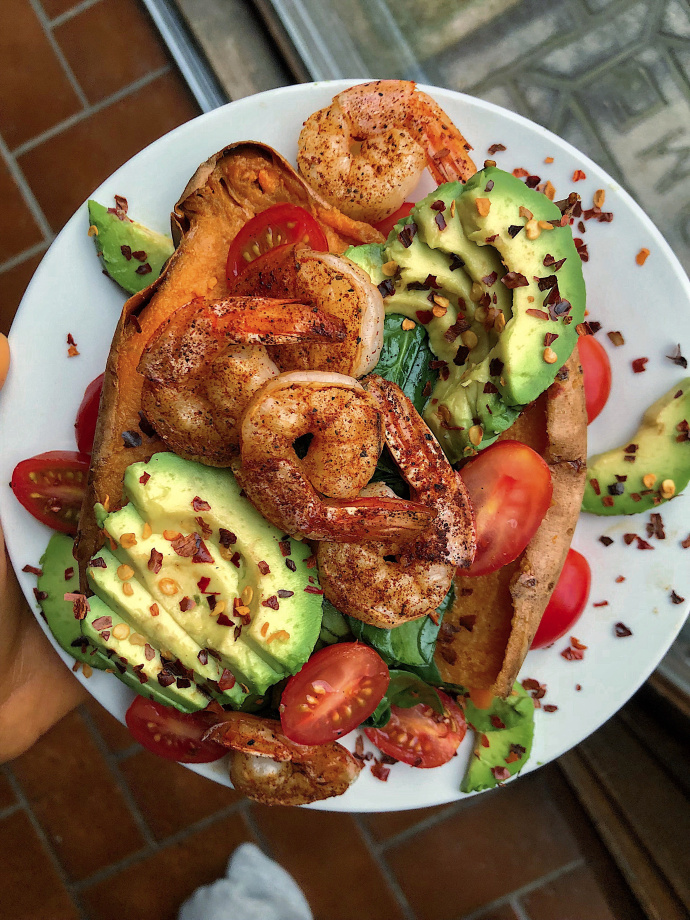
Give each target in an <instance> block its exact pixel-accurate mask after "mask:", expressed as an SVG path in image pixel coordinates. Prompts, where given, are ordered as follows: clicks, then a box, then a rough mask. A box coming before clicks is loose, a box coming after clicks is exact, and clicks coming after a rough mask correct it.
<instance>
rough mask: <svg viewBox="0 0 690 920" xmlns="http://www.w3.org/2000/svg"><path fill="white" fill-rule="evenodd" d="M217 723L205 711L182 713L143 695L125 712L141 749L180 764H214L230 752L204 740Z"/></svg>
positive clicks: (130, 728)
mask: <svg viewBox="0 0 690 920" xmlns="http://www.w3.org/2000/svg"><path fill="white" fill-rule="evenodd" d="M216 721H218V720H217V719H215V718H210V719H209V718H208V717H207V715H206V714H205V713H203V712H189V713H188V712H180V711H179V710H178V709H174V708H173V707H172V706H162V705H161V704H160V703H155V702H154V701H153V700H149V699H146V697H144V696H137V697H136V698H135V700H134V702H133V703H132V704H131V706H130V707H129V709H128V710H127V712H126V713H125V722H126V723H127V728H128V729H129V730H130V732H131V733H132V735H133V736H134V739H135V740H136V741H138V742H139V744H140V745H141V746H142V747H145V748H146V750H147V751H151V752H152V753H153V754H158V756H159V757H164V758H165V759H166V760H176V761H178V763H211V761H213V760H220V758H221V757H224V756H225V755H226V754H227V753H228V749H227V748H225V747H223V746H222V745H221V744H216V742H215V741H203V740H202V737H203V735H204V733H205V732H206V731H208V729H209V728H210V727H211V726H212V725H213V723H214V722H216Z"/></svg>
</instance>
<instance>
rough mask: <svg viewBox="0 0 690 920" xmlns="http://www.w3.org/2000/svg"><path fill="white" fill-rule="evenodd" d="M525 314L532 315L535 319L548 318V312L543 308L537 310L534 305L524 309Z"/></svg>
mask: <svg viewBox="0 0 690 920" xmlns="http://www.w3.org/2000/svg"><path fill="white" fill-rule="evenodd" d="M525 313H526V314H527V316H534V318H535V319H545V320H547V319H548V318H549V314H548V313H546V312H545V311H544V310H537V309H536V308H535V307H530V308H529V309H528V310H525Z"/></svg>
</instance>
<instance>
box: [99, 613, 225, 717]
mask: <svg viewBox="0 0 690 920" xmlns="http://www.w3.org/2000/svg"><path fill="white" fill-rule="evenodd" d="M89 605H90V607H91V609H90V611H89V612H88V613H87V615H86V617H85V618H84V619H83V620H82V629H83V632H84V636H85V637H86V638H87V639H88V641H89V642H90V643H91V644H92V645H93V646H94V647H97V648H99V652H98V657H99V658H100V659H101V660H102V662H103V666H104V667H106V668H108V669H109V670H112V672H113V674H115V676H116V677H118V678H119V679H120V680H121V681H122V682H123V683H125V684H127V686H129V687H131V689H132V690H134V691H135V692H136V693H138V694H139V695H140V696H147V697H149V699H152V700H154V701H155V702H157V703H162V704H163V705H164V706H174V707H175V708H176V709H180V710H181V711H182V712H196V711H197V710H199V709H205V708H206V706H208V702H209V698H208V697H207V696H206V695H205V694H204V693H202V691H201V690H200V689H199V687H197V685H196V684H195V683H194V681H193V680H191V679H190V678H188V677H184V676H178V675H176V674H175V673H174V672H173V671H172V670H171V669H170V667H169V663H168V662H166V661H164V660H163V659H162V658H161V655H160V652H158V651H157V650H156V649H155V648H153V647H152V646H151V645H150V644H147V643H145V642H144V641H142V637H141V636H140V634H138V633H136V632H135V631H134V630H132V629H131V628H130V626H129V624H128V623H127V622H126V621H125V620H123V619H122V617H121V616H119V615H118V614H117V613H116V612H115V611H114V610H112V608H110V607H108V606H106V605H105V604H104V603H103V601H101V599H100V598H99V597H92V598H90V599H89Z"/></svg>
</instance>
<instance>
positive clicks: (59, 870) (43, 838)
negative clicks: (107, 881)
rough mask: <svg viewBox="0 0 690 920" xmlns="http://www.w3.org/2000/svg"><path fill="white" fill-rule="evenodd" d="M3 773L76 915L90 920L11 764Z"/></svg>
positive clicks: (83, 919)
mask: <svg viewBox="0 0 690 920" xmlns="http://www.w3.org/2000/svg"><path fill="white" fill-rule="evenodd" d="M3 771H4V773H5V776H6V777H7V779H8V781H9V783H10V785H11V786H12V789H13V791H14V794H15V795H16V796H17V801H18V803H19V807H20V809H21V810H22V811H23V812H24V814H26V816H27V818H28V819H29V823H30V824H31V826H32V828H33V830H34V833H35V834H36V836H37V837H38V839H39V841H40V843H41V845H42V847H43V850H44V851H45V853H46V855H47V856H48V859H49V860H50V862H51V863H52V865H53V868H54V869H55V872H56V874H57V876H58V878H59V879H60V881H61V882H62V885H63V886H64V888H65V889H66V890H67V892H68V894H69V895H70V898H71V900H72V903H73V904H74V906H75V908H76V910H77V911H78V913H79V920H90V918H89V917H88V916H87V914H86V913H85V912H84V910H83V908H82V906H81V904H79V903H78V902H75V901H74V898H73V896H72V891H73V882H71V881H70V878H69V876H68V875H67V872H66V870H65V868H64V867H63V865H62V863H61V862H60V859H59V857H58V855H57V852H56V851H55V848H54V847H53V844H52V843H51V841H50V838H49V837H48V834H47V833H46V832H45V830H44V829H43V827H42V825H41V823H40V821H39V820H38V818H37V817H36V815H35V814H34V810H33V808H32V807H31V803H30V802H29V800H28V799H27V797H26V796H25V795H24V790H23V789H22V787H21V785H20V783H19V780H18V779H17V777H16V776H15V775H14V771H13V770H12V765H11V763H9V764H5V765H4V768H3Z"/></svg>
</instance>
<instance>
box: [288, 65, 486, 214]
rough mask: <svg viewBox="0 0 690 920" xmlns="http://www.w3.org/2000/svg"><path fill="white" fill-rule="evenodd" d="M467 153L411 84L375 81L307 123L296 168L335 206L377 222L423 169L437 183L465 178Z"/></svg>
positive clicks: (470, 171)
mask: <svg viewBox="0 0 690 920" xmlns="http://www.w3.org/2000/svg"><path fill="white" fill-rule="evenodd" d="M471 149H472V148H471V147H470V145H469V144H468V143H467V141H466V140H465V138H464V137H463V136H462V134H461V133H460V132H459V131H458V129H457V128H456V127H455V125H453V123H452V122H451V120H450V119H449V118H448V116H447V115H446V114H445V112H443V110H442V109H441V108H440V107H439V105H438V104H437V103H436V102H434V100H433V99H432V98H431V97H430V96H428V95H427V94H426V93H423V92H421V91H420V90H418V89H417V88H416V86H415V84H414V83H413V82H412V81H411V80H377V81H376V82H374V83H362V84H359V85H358V86H351V87H350V88H349V89H346V90H344V92H342V93H339V94H338V95H337V96H335V98H334V99H333V101H332V102H331V104H330V105H329V106H327V107H326V108H323V109H320V110H319V111H318V112H315V113H314V114H313V115H311V116H310V117H309V118H308V119H307V120H306V122H305V123H304V127H303V128H302V131H301V133H300V136H299V140H298V152H297V165H298V167H299V171H300V173H301V174H302V176H303V177H304V178H305V179H306V181H307V182H309V184H310V185H312V186H313V187H314V188H315V189H316V190H317V191H318V192H319V193H320V194H321V195H322V196H323V197H324V198H325V199H326V200H327V201H329V202H330V203H331V204H332V205H335V206H337V207H338V208H339V209H340V210H341V211H343V212H344V213H345V214H347V215H348V216H349V217H352V218H354V219H356V220H362V221H368V222H369V223H376V222H377V221H380V220H383V218H384V217H388V216H389V215H390V214H392V213H393V212H394V211H396V210H397V209H398V208H399V207H400V205H401V204H402V203H403V201H404V200H405V198H406V197H407V195H409V194H410V193H411V192H412V191H413V189H414V188H415V186H416V185H417V183H418V181H419V179H420V177H421V174H422V172H423V171H424V167H425V166H427V167H428V168H429V172H430V173H431V175H432V176H433V178H434V180H435V181H436V182H437V183H438V184H440V183H441V182H449V181H451V180H454V179H460V180H461V181H463V182H465V181H466V180H467V179H469V177H470V176H472V175H474V173H475V172H476V167H475V165H474V163H473V162H472V160H471V158H470V156H469V154H468V151H469V150H471Z"/></svg>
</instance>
